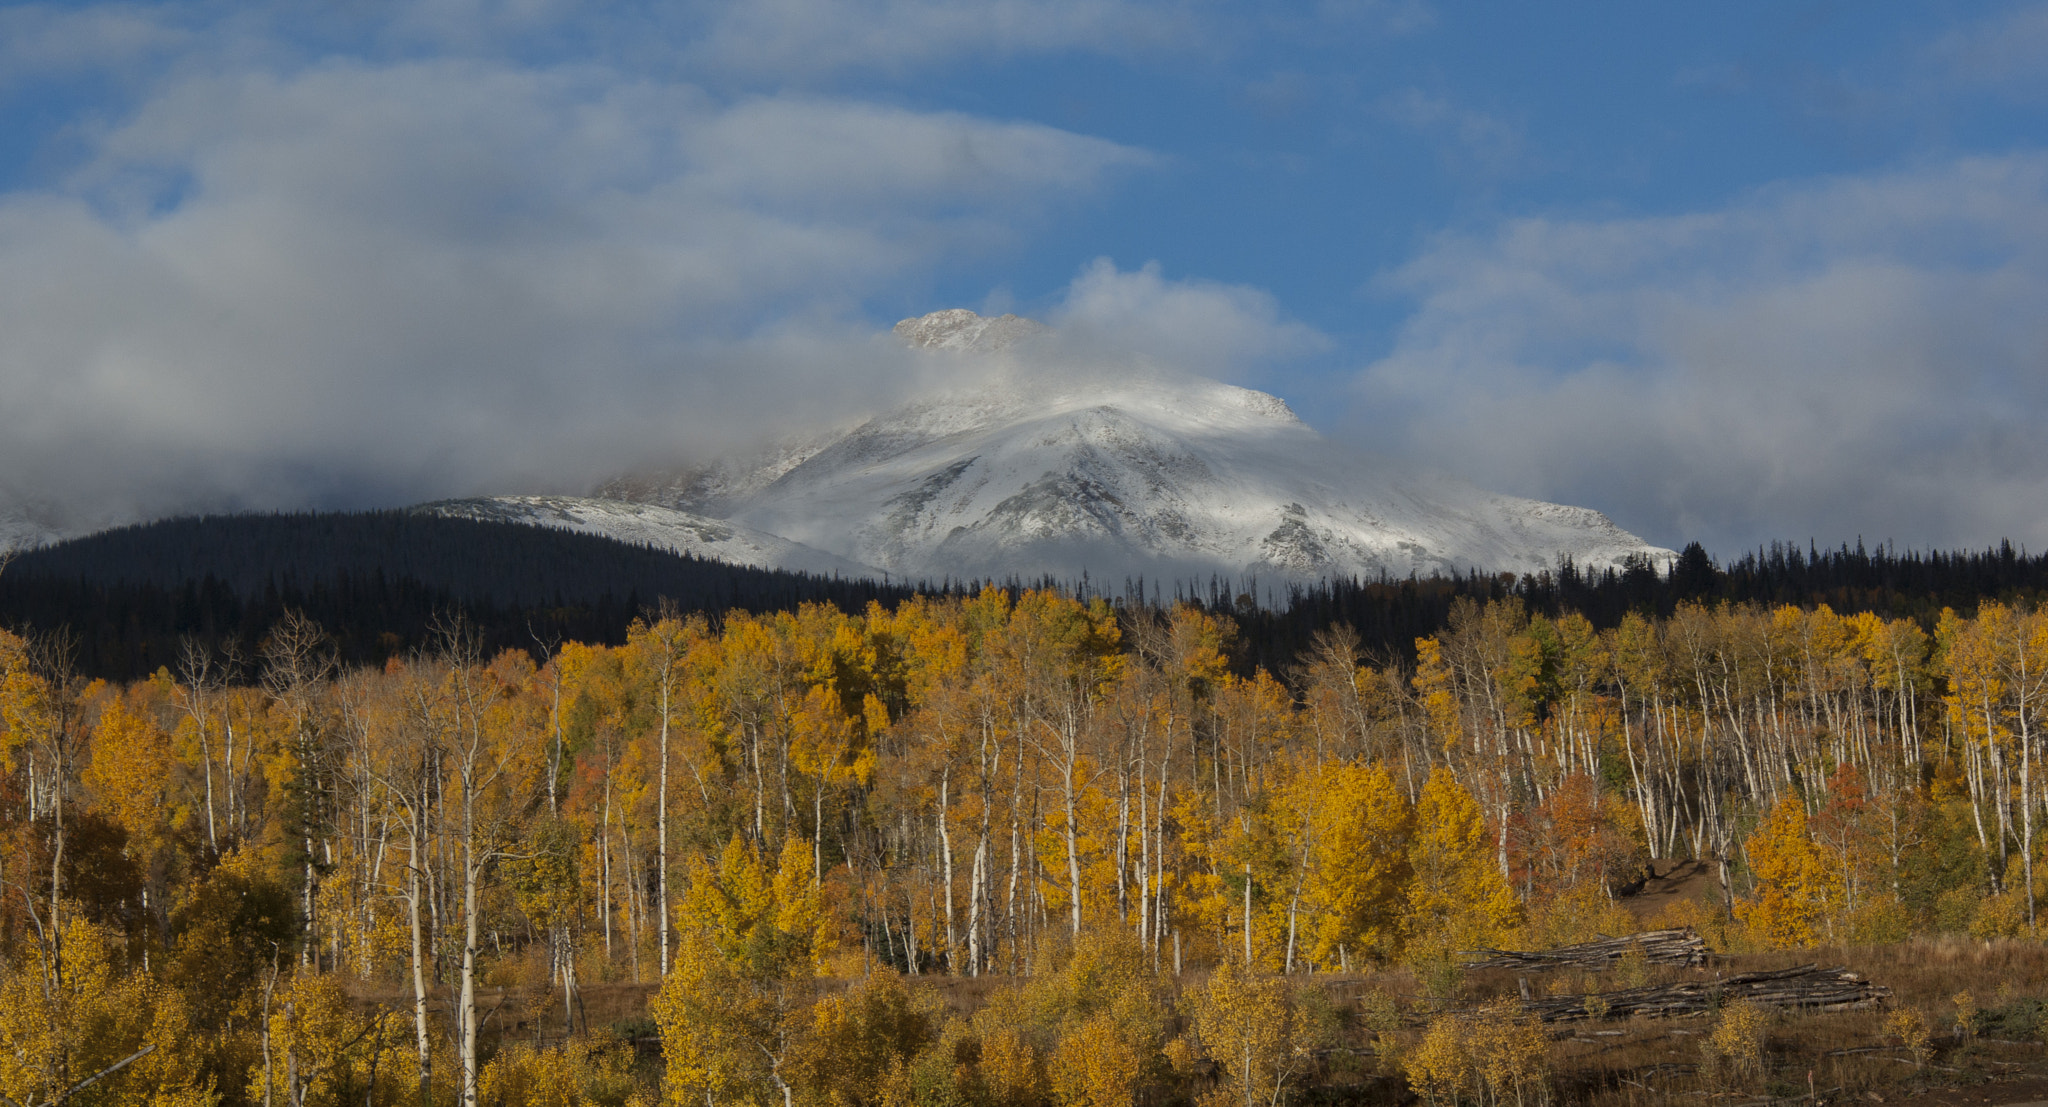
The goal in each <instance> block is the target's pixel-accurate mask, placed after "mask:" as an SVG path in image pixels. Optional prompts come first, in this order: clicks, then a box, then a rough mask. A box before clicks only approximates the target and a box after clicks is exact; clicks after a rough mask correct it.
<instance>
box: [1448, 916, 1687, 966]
mask: <svg viewBox="0 0 2048 1107" xmlns="http://www.w3.org/2000/svg"><path fill="white" fill-rule="evenodd" d="M1630 951H1640V952H1641V953H1642V955H1643V959H1644V960H1645V961H1647V962H1648V963H1650V964H1652V965H1703V964H1706V961H1707V943H1706V941H1705V940H1703V939H1702V938H1701V937H1700V936H1699V935H1698V934H1696V933H1694V932H1693V929H1692V928H1691V927H1689V926H1685V927H1680V928H1678V929H1676V930H1646V931H1644V932H1643V933H1641V934H1630V935H1627V936H1626V937H1621V938H1607V939H1605V940H1602V941H1598V942H1587V943H1585V944H1584V945H1577V946H1563V947H1560V948H1558V949H1547V950H1537V951H1532V952H1527V953H1516V952H1512V951H1509V950H1499V949H1480V950H1473V951H1471V952H1472V953H1473V954H1483V955H1486V960H1484V961H1469V962H1466V964H1465V967H1466V968H1468V969H1518V970H1521V971H1524V972H1528V971H1541V970H1543V969H1604V968H1606V967H1608V966H1609V965H1612V964H1614V963H1615V962H1617V961H1619V960H1621V959H1622V957H1624V956H1625V955H1627V954H1628V953H1629V952H1630Z"/></svg>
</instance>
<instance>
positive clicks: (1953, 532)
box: [0, 0, 2048, 553]
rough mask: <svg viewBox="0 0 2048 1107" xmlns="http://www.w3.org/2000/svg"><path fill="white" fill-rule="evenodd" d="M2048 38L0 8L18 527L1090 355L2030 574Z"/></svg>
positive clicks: (1461, 24)
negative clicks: (910, 344) (910, 322)
mask: <svg viewBox="0 0 2048 1107" xmlns="http://www.w3.org/2000/svg"><path fill="white" fill-rule="evenodd" d="M2044 74H2048V3H2001V4H1962V3H1921V4H1880V3H1861V4H1844V3H1812V4H1801V3H1782V2H1781V3H1774V4H1768V5H1767V4H1760V3H1729V4H1720V5H1645V4H1623V3H1604V2H1603V3H1579V4H1571V5H1531V4H1511V3H1466V4H1456V5H1452V4H1433V3H1426V2H1422V0H1386V2H1372V0H1361V2H1353V3H1345V2H1340V0H1330V2H1327V3H1320V4H1294V5H1285V4H1282V5H1250V4H1221V3H1206V2H1201V0H1183V2H1165V3H1144V2H1138V0H992V2H989V3H978V4H970V3H954V2H950V0H857V2H849V3H833V4H827V3H819V2H816V0H764V2H756V3H749V4H720V3H705V4H646V5H635V4H568V3H553V2H550V0H523V2H512V3H483V2H464V0H445V2H430V3H423V4H415V5H394V4H381V3H367V2H360V3H348V4H334V5H328V6H324V7H320V8H317V9H313V10H311V11H310V12H309V10H308V6H305V5H275V6H265V5H262V4H206V3H200V4H190V5H177V4H173V5H63V6H48V5H6V6H0V406H4V407H5V409H6V410H7V411H8V412H9V413H10V416H11V418H10V420H9V422H10V425H11V426H12V428H13V429H11V430H10V431H9V432H8V433H7V434H6V435H5V436H4V438H0V497H10V498H11V499H12V500H13V501H14V502H16V503H17V504H24V505H27V507H28V508H29V509H30V510H31V511H32V512H40V513H42V514H43V515H45V516H55V515H60V514H61V515H67V516H69V517H71V518H73V519H74V520H76V519H88V520H90V519H101V520H111V519H119V518H128V517H135V516H138V515H149V514H155V513H161V512H165V511H173V510H182V509H190V508H193V507H221V506H252V507H278V506H303V505H316V504H317V505H338V504H369V503H391V502H403V501H406V500H411V499H421V498H428V497H431V496H439V495H453V494H463V493H471V492H488V491H506V490H525V489H540V488H564V489H576V488H581V487H585V486H587V484H588V483H589V482H591V481H592V480H594V479H596V478H598V477H600V476H602V475H604V474H606V473H608V472H611V471H614V470H616V469H618V468H619V467H622V466H627V465H633V464H640V463H645V462H648V461H650V460H658V459H661V458H664V457H667V456H671V455H673V454H674V453H675V452H676V451H678V450H681V451H685V452H688V451H693V450H694V451H697V452H700V453H701V452H704V451H711V450H716V449H720V448H725V447H727V446H730V445H732V444H734V443H735V442H737V441H740V440H742V439H744V438H745V437H746V436H747V435H750V434H754V433H759V432H762V431H766V430H773V429H776V428H779V427H783V426H787V425H792V424H796V423H801V422H804V421H807V420H815V419H818V418H826V417H831V416H834V415H839V414H843V413H844V412H846V411H849V410H857V409H859V408H860V407H861V406H862V405H872V404H875V403H878V402H882V401H884V400H887V399H889V398H893V397H896V396H899V395H903V394H907V393H908V392H911V391H915V390H916V389H917V388H919V387H924V386H925V385H926V384H927V383H928V382H923V381H920V380H918V379H916V375H915V370H913V369H910V368H907V367H906V366H905V365H904V363H903V362H902V361H901V359H900V358H898V357H897V356H896V355H895V354H894V352H893V351H891V350H890V349H889V348H888V347H887V344H886V343H885V342H881V341H879V340H878V339H877V337H876V336H877V334H878V333H879V332H881V331H883V330H885V329H886V327H887V326H888V325H889V324H890V323H892V322H893V321H895V320H896V319H897V318H900V317H903V316H906V315H913V314H922V313H924V312H926V311H930V310H935V309H937V308H941V307H951V306H962V305H964V306H970V307H975V308H977V309H980V310H984V311H994V310H1014V311H1018V312H1020V313H1023V314H1029V315H1034V316H1037V317H1040V318H1046V319H1050V320H1053V321H1055V322H1059V323H1064V324H1066V325H1069V326H1072V327H1080V328H1092V329H1093V330H1094V331H1095V332H1098V333H1100V334H1102V335H1104V336H1106V340H1107V341H1111V342H1113V343H1114V344H1115V345H1117V346H1118V347H1119V348H1121V349H1126V350H1136V351H1138V352H1140V353H1143V354H1145V355H1148V356H1151V357H1153V358H1155V359H1159V360H1166V361H1174V362H1178V363H1181V364H1185V365H1186V366H1187V367H1189V368H1190V369H1193V370H1195V371H1199V372H1204V373H1209V374H1212V375H1219V376H1224V377H1227V378H1229V379H1232V380H1236V381H1239V382H1241V383H1246V384H1250V385H1253V386H1256V387H1262V388H1267V389H1269V390H1272V391H1275V392H1277V393H1279V394H1281V395H1282V396H1284V397H1286V398H1287V399H1288V400H1289V401H1290V402H1292V403H1293V404H1294V405H1295V406H1296V408H1297V410H1299V411H1301V412H1302V413H1303V415H1304V417H1306V418H1308V419H1309V420H1310V422H1312V423H1314V424H1315V425H1316V426H1317V427H1318V428H1320V429H1322V430H1323V431H1324V432H1326V433H1328V434H1331V435H1335V436H1340V437H1345V438H1348V439H1351V440H1354V441H1356V442H1357V443H1359V444H1360V445H1361V446H1362V447H1365V448H1368V449H1371V450H1374V451H1377V452H1380V453H1383V454H1386V455H1389V456H1393V457H1399V458H1405V459H1414V460H1417V461H1421V462H1424V463H1428V464H1432V465H1436V466H1440V467H1442V468H1446V469H1449V470H1451V471H1453V472H1456V473H1459V474H1460V475H1463V476H1465V477H1468V478H1470V479H1472V480H1474V481H1475V482H1477V483H1479V484H1481V485H1483V486H1486V487H1491V488H1496V489H1499V490H1502V491H1510V492H1515V493H1520V494H1526V495H1532V496H1539V497H1543V498H1547V499H1556V500H1563V501H1567V502H1573V503H1582V504H1587V505H1590V506H1594V507H1598V508H1600V509H1602V510H1605V511H1607V512H1608V513H1609V514H1611V515H1613V516H1614V517H1615V518H1616V520H1617V521H1618V522H1620V523H1621V524H1622V525H1624V526H1626V527H1629V528H1630V529H1632V530H1635V531H1636V532H1638V533H1640V534H1642V535H1644V536H1645V537H1646V538H1649V539H1651V540H1652V541H1655V542H1658V543H1661V544H1665V545H1673V546H1675V545H1678V544H1682V543H1683V542H1685V541H1688V540H1691V539H1695V538H1697V539H1701V540H1703V541H1705V542H1707V544H1708V546H1709V548H1710V549H1714V550H1716V551H1719V552H1730V553H1732V552H1734V551H1735V550H1738V549H1740V548H1742V547H1745V546H1753V545H1755V544H1757V543H1759V542H1765V541H1769V540H1771V539H1774V538H1787V539H1794V540H1802V541H1803V540H1805V539H1807V538H1809V537H1811V538H1815V539H1817V540H1819V541H1821V542H1822V543H1824V544H1832V543H1836V542H1841V541H1853V540H1855V539H1856V538H1858V537H1862V538H1864V539H1867V540H1870V541H1884V540H1887V539H1889V540H1893V541H1896V542H1898V543H1899V544H1901V545H1914V546H1921V547H1925V546H1929V545H1939V546H1955V545H1983V544H1986V543H1989V542H1993V541H1996V540H1997V539H1998V538H2001V537H2012V538H2014V539H2016V540H2018V541H2022V542H2025V543H2027V544H2029V545H2030V546H2032V547H2034V548H2040V547H2042V546H2043V545H2048V448H2044V447H2043V446H2042V445H2040V444H2037V440H2038V439H2040V438H2041V436H2040V435H2039V434H2038V433H2037V428H2038V427H2039V426H2041V425H2042V421H2043V419H2044V418H2048V151H2044V150H2043V148H2042V133H2043V128H2042V123H2043V121H2044V112H2043V109H2044V107H2048V75H2044Z"/></svg>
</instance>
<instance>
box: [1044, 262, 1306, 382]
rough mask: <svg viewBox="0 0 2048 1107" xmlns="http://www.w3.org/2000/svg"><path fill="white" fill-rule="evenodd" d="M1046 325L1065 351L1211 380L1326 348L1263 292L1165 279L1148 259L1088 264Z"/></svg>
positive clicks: (1244, 287)
mask: <svg viewBox="0 0 2048 1107" xmlns="http://www.w3.org/2000/svg"><path fill="white" fill-rule="evenodd" d="M1050 321H1051V322H1052V323H1053V324H1054V326H1056V327H1057V328H1058V329H1059V335H1060V341H1061V342H1062V343H1064V344H1066V345H1067V346H1069V347H1070V348H1075V349H1089V350H1093V351H1096V352H1098V354H1100V355H1104V356H1112V357H1115V356H1123V357H1130V356H1135V357H1137V358H1140V359H1143V360H1146V361H1149V362H1152V363H1153V364H1156V365H1161V366H1169V367H1172V368H1173V369H1177V370H1180V371H1184V372H1193V373H1199V374H1203V375H1207V376H1213V377H1230V376H1235V375H1240V374H1242V373H1243V372H1244V371H1246V370H1247V369H1250V368H1254V367H1256V366H1257V365H1258V364H1260V363H1263V362H1270V361H1273V360H1276V359H1284V358H1288V357H1294V356H1298V355H1301V354H1307V353H1313V352H1317V351H1321V350H1324V349H1327V348H1328V346H1329V340H1328V338H1326V337H1325V336H1324V335H1323V334H1322V333H1321V332H1319V331H1317V330H1316V329H1315V328H1313V327H1310V326H1308V325H1307V324H1305V323H1301V322H1298V321H1296V320H1292V319H1288V318H1286V317H1285V315H1283V314H1282V312H1281V310H1280V306H1279V304H1278V303H1277V302H1276V301H1275V300H1274V299H1273V297H1272V296H1271V295H1270V294H1269V293H1266V292H1264V291H1261V290H1259V289H1255V288H1249V287H1246V286H1244V285H1233V284H1220V283H1217V282H1213V281H1201V280H1169V279H1167V278H1166V276H1165V274H1164V272H1163V271H1162V270H1161V269H1160V266H1159V263H1158V262H1156V261H1153V262H1147V263H1145V265H1144V266H1143V267H1141V268H1139V269H1135V270H1131V271H1124V270H1120V269H1118V268H1117V267H1116V263H1114V262H1112V261H1111V260H1110V259H1108V258H1097V259H1095V260H1094V261H1093V262H1091V263H1089V264H1088V265H1087V266H1086V267H1084V268H1083V269H1082V270H1081V272H1080V273H1079V274H1078V275H1076V276H1075V278H1074V280H1073V283H1072V284H1070V285H1068V287H1067V291H1066V295H1065V297H1064V298H1063V300H1062V301H1061V303H1060V304H1059V306H1058V307H1056V308H1055V309H1054V310H1053V312H1052V314H1051V319H1050Z"/></svg>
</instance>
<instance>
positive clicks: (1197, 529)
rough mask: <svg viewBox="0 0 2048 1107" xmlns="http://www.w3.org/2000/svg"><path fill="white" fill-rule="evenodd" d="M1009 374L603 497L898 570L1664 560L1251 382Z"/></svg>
mask: <svg viewBox="0 0 2048 1107" xmlns="http://www.w3.org/2000/svg"><path fill="white" fill-rule="evenodd" d="M1043 330H1044V328H1042V327H1041V326H1040V325H1039V324H1035V323H1032V322H1030V321H1029V320H1024V319H1019V318H1017V317H1015V316H1002V317H1000V318H995V319H987V318H983V317H981V316H978V315H976V314H975V313H973V312H970V311H963V310H954V311H947V312H939V313H936V314H933V315H929V316H925V317H923V318H922V319H911V320H905V321H904V322H902V323H899V324H898V325H897V327H896V333H897V334H898V336H899V337H901V338H903V339H904V340H905V341H906V342H907V343H909V344H910V345H913V346H916V347H920V348H923V349H926V350H929V351H934V356H952V357H970V358H971V357H975V356H984V355H993V354H995V353H997V352H998V351H1002V350H1005V349H1006V348H1008V347H1011V346H1015V345H1028V344H1029V343H1031V342H1032V341H1033V340H1034V339H1035V338H1036V337H1038V335H1039V334H1040V333H1041V332H1042V331H1043ZM1009 379H1011V380H1012V381H1013V383H1009V384H1001V383H996V384H980V385H977V386H975V387H973V388H970V389H965V390H963V391H960V392H957V393H953V394H948V395H940V396H934V397H932V398H930V399H926V400H921V401H918V402H915V403H912V404H909V405H907V406H904V407H900V408H897V409H895V410H893V411H889V412H887V413H885V414H882V415H879V416H876V417H874V418H872V419H868V420H866V421H865V422H862V423H860V424H859V425H857V426H853V427H850V428H844V429H841V430H836V431H833V432H830V433H825V434H820V435H814V436H812V437H809V438H805V439H796V440H791V441H787V442H783V443H780V444H777V445H776V446H774V447H772V448H770V449H767V450H765V451H762V452H760V453H757V454H754V455H750V456H741V457H734V458H730V459H726V460H724V461H721V462H719V463H717V464H714V465H711V466H708V467H705V468H700V469H694V470H686V471H681V472H675V473H668V474H656V475H649V476H640V477H634V478H625V479H621V480H617V481H614V482H612V483H610V484H608V485H606V486H605V487H604V488H602V489H600V490H599V495H600V496H601V497H605V498H607V499H611V500H629V501H637V502H642V503H649V504H654V505H658V506H661V507H667V508H672V509H675V510H677V511H681V512H688V513H692V514H693V515H695V516H699V517H710V518H713V519H719V520H723V521H724V522H725V523H727V524H730V525H737V526H740V527H746V528H751V529H752V530H753V531H755V532H760V533H762V534H765V535H771V536H779V537H781V538H783V539H787V540H789V541H791V542H793V543H798V544H801V545H802V546H803V547H807V548H811V549H814V550H822V551H826V552H828V553H830V554H833V555H837V556H838V557H841V558H844V559H846V560H848V561H851V562H857V563H860V564H864V565H869V566H874V567H877V568H879V569H883V570H886V571H888V572H889V573H891V574H894V575H897V576H905V577H925V578H939V577H948V576H950V577H953V578H956V579H958V578H963V577H965V578H981V577H990V576H994V577H1004V576H1009V575H1013V574H1014V575H1016V576H1020V577H1024V578H1027V579H1029V578H1035V577H1038V576H1041V575H1044V574H1052V575H1055V576H1059V577H1064V578H1076V577H1079V576H1080V575H1081V574H1082V573H1084V572H1085V573H1087V574H1089V575H1090V576H1092V577H1093V578H1094V579H1096V580H1099V581H1104V582H1110V581H1117V580H1121V579H1123V578H1127V577H1136V576H1145V577H1149V578H1152V579H1155V580H1156V579H1161V578H1166V579H1185V578H1190V577H1206V576H1208V575H1209V574H1211V573H1221V574H1225V575H1227V576H1237V575H1240V574H1257V575H1259V576H1261V577H1264V578H1266V579H1272V578H1275V577H1279V578H1283V579H1288V580H1314V579H1318V578H1322V577H1326V576H1354V575H1355V576H1363V577H1374V576H1378V575H1379V574H1381V573H1383V572H1384V573H1386V574H1389V575H1392V576H1396V577H1405V576H1407V575H1408V574H1410V573H1415V574H1419V575H1423V576H1427V575H1429V574H1431V573H1436V572H1450V571H1460V572H1463V571H1469V570H1472V569H1475V568H1477V569H1485V570H1493V571H1498V570H1512V571H1517V572H1531V571H1536V570H1541V569H1547V568H1551V567H1554V566H1555V565H1556V564H1557V562H1558V559H1559V558H1560V557H1566V556H1568V557H1570V558H1571V559H1572V560H1573V561H1574V562H1576V563H1577V564H1578V565H1580V566H1581V567H1585V568H1594V569H1597V568H1602V567H1606V566H1610V565H1617V564H1620V563H1621V562H1622V561H1623V560H1624V559H1626V558H1629V557H1649V558H1653V559H1663V558H1668V557H1670V556H1672V554H1671V552H1670V551H1669V550H1663V549H1659V548H1657V547H1653V546H1650V545H1648V544H1647V543H1645V542H1643V541H1642V540H1641V539H1639V538H1637V537H1636V536H1634V535H1632V534H1629V533H1628V532H1626V531H1624V530H1622V529H1621V528H1619V527H1617V526H1615V525H1614V523H1613V522H1612V521H1610V520H1609V519H1608V518H1607V517H1606V516H1604V515H1602V514H1600V513H1599V512H1597V511H1593V510H1590V509H1587V508H1579V507H1566V506H1562V505H1559V504H1550V503H1543V502H1540V501H1536V500H1526V499H1520V498H1517V497H1512V496H1501V495H1495V494H1492V493H1488V492H1484V491H1481V490H1479V489H1477V488H1474V487H1472V486H1471V485H1469V484H1465V483H1463V482H1460V481H1456V480H1453V479H1450V478H1445V477H1425V476H1405V475H1397V474H1393V473H1390V472H1388V471H1386V470H1385V469H1383V468H1381V467H1378V466H1375V465H1374V464H1372V463H1370V462H1368V461H1366V460H1364V459H1363V458H1362V457H1360V456H1358V455H1356V454H1354V453H1353V452H1351V451H1348V450H1346V449H1344V448H1342V447H1341V446H1340V445H1338V444H1336V443H1333V442H1331V441H1329V440H1327V439H1324V438H1323V437H1322V436H1320V435H1318V434H1317V433H1316V432H1315V431H1314V430H1312V429H1311V428H1309V427H1308V425H1307V424H1305V423H1303V422H1302V421H1301V420H1300V419H1299V418H1297V417H1296V416H1295V414H1294V413H1293V412H1292V411H1290V410H1289V409H1288V407H1287V405H1286V404H1285V403H1284V402H1282V401H1281V400H1279V399H1278V398H1276V397H1273V396H1269V395H1267V394H1265V393H1262V392H1255V391H1252V390H1249V389H1244V388H1238V387H1234V386H1231V385H1227V384H1221V383H1218V382H1215V381H1207V380H1197V379H1189V378H1170V377H1129V376H1119V377H1117V378H1114V379H1092V380H1091V379H1086V378H1083V377H1078V376H1073V375H1068V376H1065V377H1060V378H1047V377H1045V376H1042V375H1041V376H1013V377H1011V378H1009ZM1014 382H1023V383H1014ZM577 502H578V503H586V504H587V503H592V502H593V501H577ZM582 510H584V511H586V512H588V511H592V510H594V509H582ZM606 510H607V511H609V510H612V509H606ZM586 518H587V519H589V520H590V523H589V525H590V527H591V529H599V530H603V529H604V524H603V523H602V521H601V520H600V519H599V518H598V517H597V516H595V515H586ZM606 533H611V532H610V531H606ZM709 556H717V555H715V554H712V555H709Z"/></svg>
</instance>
